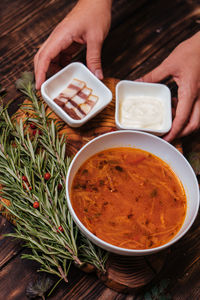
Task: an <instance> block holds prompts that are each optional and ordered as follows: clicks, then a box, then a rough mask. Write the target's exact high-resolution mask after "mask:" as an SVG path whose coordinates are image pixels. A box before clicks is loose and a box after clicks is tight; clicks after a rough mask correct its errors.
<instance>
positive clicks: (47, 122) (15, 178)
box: [0, 72, 107, 282]
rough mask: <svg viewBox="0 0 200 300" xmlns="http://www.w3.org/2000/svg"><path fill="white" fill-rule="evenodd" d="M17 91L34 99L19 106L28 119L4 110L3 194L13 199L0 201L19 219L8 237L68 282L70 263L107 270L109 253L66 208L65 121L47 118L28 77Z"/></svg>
mask: <svg viewBox="0 0 200 300" xmlns="http://www.w3.org/2000/svg"><path fill="white" fill-rule="evenodd" d="M17 88H18V89H20V90H21V91H22V92H23V93H24V94H25V95H26V96H28V98H29V100H30V101H29V102H28V103H26V104H23V105H22V107H21V110H23V112H24V115H25V116H26V117H25V118H24V119H23V120H22V119H20V121H19V122H17V121H16V118H10V117H9V114H8V111H7V108H5V109H3V108H1V110H0V132H1V135H0V185H1V186H2V187H3V188H2V191H1V194H0V196H1V197H2V198H5V199H7V200H9V201H10V205H6V204H5V203H4V202H3V201H1V202H2V204H3V205H4V206H5V207H6V209H7V210H8V211H9V212H10V213H11V214H12V215H13V216H15V217H16V231H15V233H11V234H9V236H13V237H16V238H19V239H21V240H23V241H24V244H25V245H26V246H28V247H29V248H31V249H32V254H24V255H23V257H24V258H27V259H32V260H35V261H37V262H38V263H39V264H40V266H41V267H40V270H41V271H45V272H47V273H50V274H55V275H57V276H59V277H60V278H62V279H63V280H65V281H66V282H67V274H68V272H69V269H70V266H71V263H72V262H75V263H76V264H77V265H78V266H82V264H83V263H90V264H92V265H94V266H95V267H96V268H97V269H98V270H101V271H102V272H105V261H106V259H107V253H106V252H104V251H103V250H101V249H100V248H98V247H96V246H94V245H93V244H92V243H91V242H90V241H88V240H87V239H86V238H85V237H83V236H82V234H81V233H80V232H79V230H78V228H77V227H76V225H75V224H74V222H73V220H72V217H71V215H70V213H69V211H68V208H67V205H66V199H65V189H64V186H65V178H66V175H67V171H68V167H69V164H70V161H71V159H70V158H69V157H67V156H66V148H67V144H66V137H65V136H59V130H60V128H61V126H63V123H62V122H57V123H56V122H55V121H54V120H53V119H52V118H51V114H48V115H47V114H46V105H45V104H44V103H43V101H41V100H40V99H39V98H38V97H37V95H36V92H35V90H34V85H33V76H32V75H31V74H30V73H28V72H26V73H25V74H24V75H23V77H22V78H21V79H19V80H18V81H17ZM31 124H32V125H33V124H34V126H35V128H36V130H34V135H33V130H32V129H31ZM45 174H48V179H45ZM46 178H47V176H46ZM35 203H36V204H37V206H34V205H35Z"/></svg>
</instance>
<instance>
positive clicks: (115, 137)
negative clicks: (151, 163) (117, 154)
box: [66, 130, 199, 256]
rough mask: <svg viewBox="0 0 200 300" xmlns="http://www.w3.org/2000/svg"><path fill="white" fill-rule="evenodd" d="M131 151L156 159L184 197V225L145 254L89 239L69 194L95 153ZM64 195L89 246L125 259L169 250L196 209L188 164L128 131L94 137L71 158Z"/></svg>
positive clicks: (154, 140) (155, 140)
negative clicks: (176, 180) (119, 149)
mask: <svg viewBox="0 0 200 300" xmlns="http://www.w3.org/2000/svg"><path fill="white" fill-rule="evenodd" d="M123 146H125V147H127V146H128V147H135V148H139V149H142V150H145V151H149V152H151V153H152V154H154V155H156V156H158V157H160V158H161V159H162V160H164V161H165V162H166V163H168V164H169V166H170V167H171V168H172V170H173V171H174V172H175V173H176V175H177V176H178V177H179V179H180V180H181V182H182V184H183V187H184V189H185V192H186V196H187V213H186V218H185V221H184V224H183V225H182V227H181V229H180V231H179V232H178V234H177V235H176V236H175V237H174V238H173V239H172V240H171V241H170V242H168V243H166V244H165V245H163V246H160V247H157V248H151V249H145V250H131V249H125V248H119V247H116V246H114V245H111V244H109V243H107V242H104V241H102V240H101V239H99V238H98V237H96V236H95V235H93V234H92V233H91V232H90V231H89V230H88V229H87V228H86V227H85V226H84V225H83V224H82V223H81V222H80V220H79V219H78V217H77V216H76V213H75V212H74V210H73V207H72V205H71V201H70V190H71V185H72V181H73V178H74V176H75V174H76V172H77V171H78V169H79V167H80V166H81V165H82V163H83V162H85V161H86V160H87V159H88V158H89V157H90V156H92V155H94V154H95V153H97V152H99V151H102V150H104V149H108V148H114V147H123ZM66 195H67V204H68V207H69V211H70V213H71V215H72V218H73V219H74V221H75V223H76V224H77V226H78V227H79V228H80V230H81V231H82V232H83V233H84V234H85V235H86V236H87V237H88V239H90V240H91V241H92V242H93V243H95V244H96V245H98V246H99V247H102V248H103V249H105V250H107V251H110V252H113V253H117V254H121V255H129V256H139V255H147V254H152V253H155V252H158V251H160V250H163V249H165V248H166V247H169V246H170V245H172V244H173V243H175V242H177V241H178V240H179V239H180V238H181V237H182V236H183V235H184V234H185V233H186V232H187V231H188V230H189V228H190V227H191V226H192V224H193V222H194V220H195V218H196V215H197V212H198V209H199V186H198V182H197V179H196V176H195V174H194V171H193V169H192V167H191V166H190V164H189V163H188V161H187V160H186V159H185V158H184V156H183V155H182V154H181V153H180V152H179V151H178V150H176V148H174V147H173V146H172V145H171V144H169V143H167V142H166V141H164V140H163V139H161V138H159V137H156V136H154V135H151V134H148V133H145V132H140V131H131V130H124V131H123V130H121V131H115V132H111V133H107V134H104V135H102V136H100V137H97V138H95V139H93V140H92V141H90V142H89V143H87V144H86V145H85V146H84V147H83V148H82V149H81V150H80V151H79V152H78V153H77V154H76V156H75V157H74V159H73V161H72V163H71V165H70V168H69V170H68V174H67V180H66Z"/></svg>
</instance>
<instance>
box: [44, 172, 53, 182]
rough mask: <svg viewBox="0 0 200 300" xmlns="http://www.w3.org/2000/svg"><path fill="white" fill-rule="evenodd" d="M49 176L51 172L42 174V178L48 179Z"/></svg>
mask: <svg viewBox="0 0 200 300" xmlns="http://www.w3.org/2000/svg"><path fill="white" fill-rule="evenodd" d="M50 178H51V174H50V173H48V172H47V173H45V174H44V179H45V180H49V179H50Z"/></svg>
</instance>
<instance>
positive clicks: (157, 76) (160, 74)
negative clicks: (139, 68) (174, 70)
mask: <svg viewBox="0 0 200 300" xmlns="http://www.w3.org/2000/svg"><path fill="white" fill-rule="evenodd" d="M169 75H170V70H169V67H168V65H167V64H166V63H165V61H163V62H162V63H161V64H160V65H159V66H158V67H157V68H155V69H154V70H152V71H151V72H149V73H147V74H146V75H144V76H143V77H142V78H141V79H140V80H141V81H144V82H159V81H162V80H163V79H165V78H166V77H168V76H169Z"/></svg>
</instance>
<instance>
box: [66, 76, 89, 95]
mask: <svg viewBox="0 0 200 300" xmlns="http://www.w3.org/2000/svg"><path fill="white" fill-rule="evenodd" d="M84 87H85V82H84V81H81V80H79V79H76V78H74V79H73V80H72V81H71V82H70V84H69V85H68V86H67V87H66V88H65V89H64V90H63V91H62V94H64V95H65V97H67V98H69V99H71V98H72V97H74V96H75V95H76V94H78V92H80V91H81V90H82V89H83V88H84Z"/></svg>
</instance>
